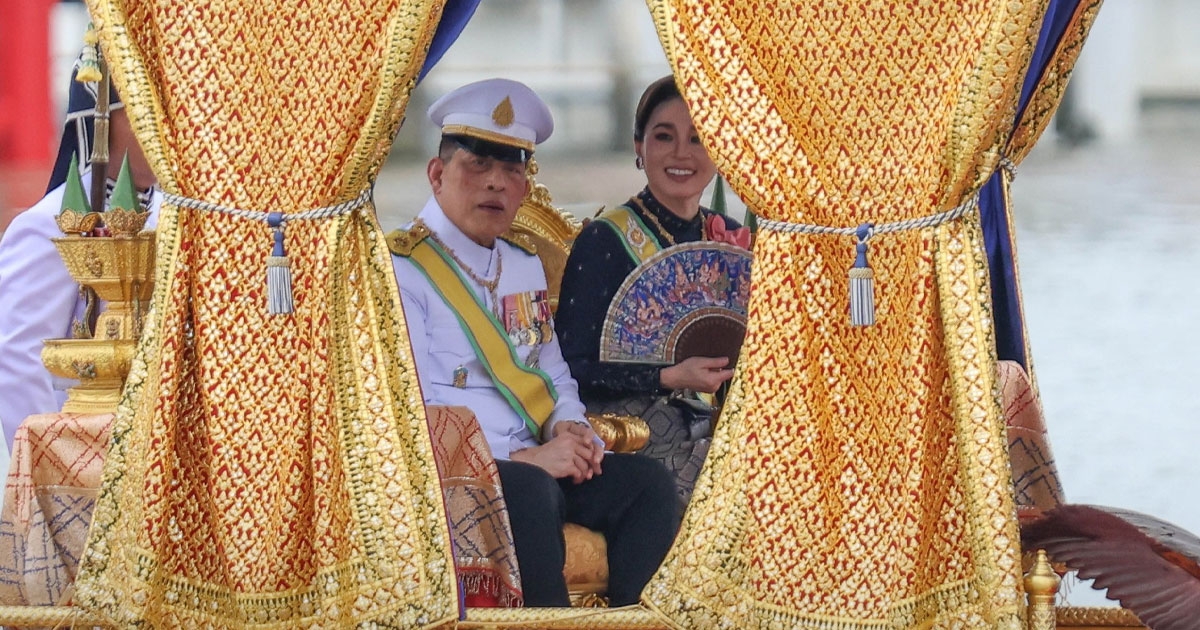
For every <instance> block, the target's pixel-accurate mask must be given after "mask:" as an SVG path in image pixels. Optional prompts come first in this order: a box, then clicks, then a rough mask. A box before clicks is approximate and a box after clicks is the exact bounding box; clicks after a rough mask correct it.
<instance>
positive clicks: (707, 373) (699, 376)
mask: <svg viewBox="0 0 1200 630" xmlns="http://www.w3.org/2000/svg"><path fill="white" fill-rule="evenodd" d="M726 365H729V357H688V358H687V359H684V360H683V361H680V362H679V363H676V364H675V365H672V366H671V367H669V368H663V369H662V371H660V372H659V373H658V380H659V381H660V382H661V383H662V386H663V387H664V388H666V389H690V390H692V391H694V392H704V393H706V394H711V393H713V392H715V391H717V388H719V387H720V386H721V384H722V383H724V382H725V381H728V380H729V379H731V378H733V370H730V369H726V368H725V366H726Z"/></svg>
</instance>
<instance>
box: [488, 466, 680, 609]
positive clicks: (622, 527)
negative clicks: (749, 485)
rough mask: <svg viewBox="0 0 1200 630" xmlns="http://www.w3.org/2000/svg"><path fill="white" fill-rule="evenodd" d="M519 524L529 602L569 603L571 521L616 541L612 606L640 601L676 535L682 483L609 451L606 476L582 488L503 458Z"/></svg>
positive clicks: (511, 510)
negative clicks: (566, 534) (567, 527)
mask: <svg viewBox="0 0 1200 630" xmlns="http://www.w3.org/2000/svg"><path fill="white" fill-rule="evenodd" d="M496 466H497V467H498V468H499V469H500V484H501V485H502V486H503V488H504V500H505V502H506V503H507V504H508V519H509V521H510V522H511V523H512V529H513V544H515V545H516V547H517V565H518V566H519V567H520V569H521V590H522V591H523V593H524V596H525V605H526V606H569V605H570V599H569V598H568V597H567V584H566V581H565V580H564V579H563V562H564V561H565V556H566V550H565V543H564V541H563V532H562V527H563V524H564V523H568V522H569V523H576V524H579V525H582V526H584V527H587V528H588V529H594V530H596V531H598V532H600V533H602V534H604V538H605V539H606V540H607V542H608V597H609V602H610V605H612V606H626V605H629V604H636V603H637V601H638V598H639V597H640V596H641V594H642V588H644V587H645V586H646V582H648V581H650V577H651V576H652V575H654V572H655V571H656V570H658V565H659V564H660V563H661V562H662V559H663V558H664V557H665V556H666V555H667V550H668V549H670V548H671V543H672V542H673V541H674V540H675V523H676V521H677V520H678V518H677V515H676V511H677V510H678V505H679V502H678V500H677V499H676V498H675V483H674V482H673V481H672V480H671V475H670V473H668V472H667V469H666V468H664V467H663V465H662V464H661V463H659V462H657V461H654V460H652V459H649V458H646V457H642V456H640V455H630V454H620V453H617V454H609V455H606V456H605V457H604V462H603V463H602V464H601V469H602V470H603V474H601V475H599V476H596V477H593V478H592V479H590V480H588V481H585V482H583V483H581V484H579V485H575V484H574V483H571V480H570V479H558V480H556V479H554V478H553V477H551V476H550V474H549V473H547V472H546V471H544V470H542V469H541V468H538V467H537V466H534V465H532V464H524V463H521V462H512V461H505V460H497V461H496Z"/></svg>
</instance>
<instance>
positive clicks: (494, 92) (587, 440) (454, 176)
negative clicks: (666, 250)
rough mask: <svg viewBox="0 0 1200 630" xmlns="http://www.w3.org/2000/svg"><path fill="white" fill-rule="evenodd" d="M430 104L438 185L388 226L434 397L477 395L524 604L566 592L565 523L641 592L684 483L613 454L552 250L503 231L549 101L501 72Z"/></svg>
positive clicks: (625, 591)
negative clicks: (557, 297) (562, 326)
mask: <svg viewBox="0 0 1200 630" xmlns="http://www.w3.org/2000/svg"><path fill="white" fill-rule="evenodd" d="M429 115H430V117H431V118H432V120H433V122H434V123H435V124H437V125H438V126H440V127H441V129H442V141H441V146H440V148H439V152H438V156H437V157H435V158H433V159H431V160H430V161H429V165H428V167H427V174H428V176H429V183H430V185H431V186H432V188H433V197H432V198H431V199H430V200H429V201H428V202H427V203H426V204H425V207H424V209H422V210H421V212H420V214H419V215H418V217H417V219H416V221H415V222H414V223H413V224H412V225H410V226H409V227H408V228H407V229H405V230H398V231H396V232H393V233H392V234H390V235H389V237H388V242H389V245H390V246H391V248H392V251H393V253H394V254H396V256H395V257H394V258H393V264H394V267H395V270H396V277H397V280H398V282H399V284H400V292H401V296H402V299H403V303H404V314H405V318H406V320H407V322H408V329H409V336H410V338H411V342H412V348H413V357H414V360H415V361H416V365H417V374H418V378H419V380H420V382H421V389H422V393H423V395H424V397H425V402H426V404H430V405H463V406H466V407H469V408H470V409H471V410H472V411H473V412H474V413H475V415H476V417H477V419H478V421H479V424H480V426H481V428H482V429H483V432H484V434H485V436H486V437H487V441H488V444H489V445H490V446H491V450H492V455H493V456H494V457H495V458H496V460H497V461H496V463H497V466H498V468H499V471H500V481H501V485H502V487H503V490H504V496H505V500H506V502H507V504H508V510H509V520H510V522H511V523H512V528H513V538H514V543H515V546H516V553H517V562H518V565H519V567H520V570H521V585H522V590H523V593H524V597H525V603H526V605H529V606H567V605H569V599H568V597H567V588H566V584H565V581H564V579H563V574H562V571H563V562H564V553H565V552H564V541H563V534H562V526H563V524H564V523H565V522H573V523H578V524H581V525H583V526H585V527H589V528H592V529H596V530H599V531H601V532H602V533H603V534H604V535H605V537H606V538H607V541H608V561H609V572H610V573H609V576H610V577H609V597H610V601H611V604H612V605H613V606H623V605H627V604H633V603H636V602H637V601H638V597H639V596H640V594H641V591H642V588H643V587H644V586H645V584H646V582H647V581H648V580H649V579H650V577H651V575H653V573H654V571H655V570H656V569H657V568H658V565H659V563H660V562H661V561H662V558H663V557H664V556H665V555H666V552H667V550H668V549H669V548H670V545H671V542H672V540H673V539H674V536H675V529H674V527H675V525H674V524H675V521H676V510H677V507H676V506H677V501H676V500H675V498H674V497H675V495H674V492H675V491H674V486H673V482H672V480H671V477H670V475H669V474H668V473H667V471H666V469H665V468H664V467H663V466H662V465H661V464H659V463H658V462H656V461H653V460H651V459H649V458H645V457H641V456H638V455H627V454H607V455H606V454H605V452H604V451H603V446H602V442H601V441H600V440H599V438H597V437H596V435H595V433H593V432H592V429H591V427H590V426H589V425H588V424H587V422H586V421H585V420H583V413H584V406H583V404H582V403H581V402H580V401H579V396H578V386H577V385H576V383H575V381H574V379H572V378H571V373H570V370H569V368H568V367H567V364H566V362H565V361H563V358H562V353H561V351H560V350H559V346H558V339H557V337H555V335H554V330H553V328H552V317H551V314H550V309H549V303H548V302H547V301H546V276H545V271H544V270H543V268H542V265H541V262H540V260H539V259H538V257H537V256H536V255H534V253H533V250H532V248H531V247H529V246H527V245H525V244H524V243H523V242H521V241H517V240H514V241H511V242H510V241H509V240H505V238H502V235H504V234H505V232H507V230H508V228H509V226H511V224H512V222H513V219H514V218H515V217H516V213H517V210H518V208H519V207H520V205H521V201H522V200H523V199H524V197H525V194H526V193H527V192H528V190H529V180H528V178H527V176H526V166H527V164H528V161H529V159H530V157H531V156H532V153H533V148H534V145H535V144H537V143H540V142H541V141H543V140H545V139H546V137H548V136H549V135H550V132H551V131H552V129H553V120H552V118H551V116H550V111H549V109H548V108H547V107H546V105H545V104H544V103H543V102H542V101H541V99H540V98H538V96H537V95H536V94H534V92H533V91H532V90H530V89H529V88H528V87H526V86H525V85H523V84H521V83H517V82H515V81H508V80H503V79H491V80H487V81H481V82H478V83H473V84H470V85H467V86H464V87H462V88H459V89H458V90H455V91H453V92H451V93H449V94H447V95H446V96H444V97H442V98H441V99H439V100H438V101H437V102H436V103H434V104H433V106H432V107H431V108H430V110H429Z"/></svg>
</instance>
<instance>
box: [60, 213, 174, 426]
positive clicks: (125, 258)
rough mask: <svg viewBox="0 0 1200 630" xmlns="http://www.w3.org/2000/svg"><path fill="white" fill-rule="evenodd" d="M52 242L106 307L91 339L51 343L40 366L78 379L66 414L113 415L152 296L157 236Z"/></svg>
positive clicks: (78, 279)
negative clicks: (110, 413)
mask: <svg viewBox="0 0 1200 630" xmlns="http://www.w3.org/2000/svg"><path fill="white" fill-rule="evenodd" d="M139 218H141V217H139ZM142 220H143V221H144V218H142ZM53 240H54V245H55V246H56V247H58V252H59V254H60V255H61V256H62V259H63V262H64V263H65V264H66V267H67V271H68V272H70V274H71V277H73V278H74V279H75V281H76V282H78V283H79V284H80V285H82V286H85V287H88V288H90V289H92V290H93V291H95V293H96V296H98V297H99V299H101V300H104V301H105V302H107V306H106V307H105V309H104V311H103V312H102V313H101V314H100V316H99V317H98V318H97V319H96V325H95V332H94V333H93V338H91V339H48V340H46V342H45V347H44V348H43V349H42V362H43V363H45V365H46V369H48V370H49V371H50V373H52V374H54V375H56V376H61V377H65V378H71V379H79V382H80V384H79V385H78V386H76V387H72V388H71V389H70V390H69V391H68V394H67V402H66V404H65V405H63V411H64V412H67V413H108V412H114V411H116V409H117V405H118V403H120V401H121V390H122V388H123V387H124V385H125V377H126V376H127V375H128V374H129V368H130V366H131V364H132V362H133V354H134V352H135V350H136V348H137V340H138V338H139V337H140V336H141V333H142V317H143V316H144V315H145V313H146V311H147V309H148V308H149V306H150V298H151V296H153V294H154V253H155V238H154V233H153V232H141V233H138V234H133V235H124V236H112V237H99V236H65V237H62V238H56V239H53Z"/></svg>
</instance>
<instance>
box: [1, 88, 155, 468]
mask: <svg viewBox="0 0 1200 630" xmlns="http://www.w3.org/2000/svg"><path fill="white" fill-rule="evenodd" d="M71 83H72V88H71V94H70V103H69V110H70V112H69V114H68V117H67V124H66V127H65V129H64V131H63V140H62V145H61V148H60V150H59V157H58V164H56V166H55V170H54V174H53V175H52V177H51V181H50V186H49V191H48V192H47V194H46V196H45V197H43V198H42V200H41V201H39V202H38V203H37V204H36V205H34V206H33V207H31V208H29V209H28V210H25V211H24V212H22V213H20V214H18V215H17V216H16V218H14V219H13V221H12V223H11V224H10V225H9V226H8V229H7V230H6V231H5V232H4V236H3V238H2V239H0V424H2V425H3V427H4V437H5V442H6V444H7V448H6V449H5V452H7V450H8V449H11V448H12V442H13V436H14V434H16V431H17V427H19V426H20V425H21V422H22V421H24V419H25V418H26V417H27V416H30V415H33V414H39V413H54V412H57V411H59V410H61V408H62V404H63V402H64V401H65V400H66V388H67V387H70V386H71V385H73V384H74V383H73V382H69V381H67V382H56V381H57V379H55V377H53V376H52V375H51V374H50V373H49V372H48V371H47V370H46V368H45V366H44V365H43V364H42V346H43V343H42V342H43V341H44V340H46V339H60V338H65V337H71V336H72V330H73V328H74V327H75V324H76V322H80V321H81V320H82V318H83V316H84V312H83V311H84V302H83V299H82V297H81V294H80V289H79V285H77V284H76V283H75V281H74V280H73V279H72V278H71V275H70V274H69V273H67V269H66V267H65V265H64V264H63V262H62V258H60V257H59V255H58V250H57V249H56V248H55V247H54V243H53V242H51V240H50V239H51V238H57V237H60V236H62V232H61V231H60V230H59V229H58V225H57V224H56V223H55V221H54V217H55V216H56V215H57V214H58V213H59V211H60V209H61V207H62V197H63V190H64V186H63V182H64V181H65V176H66V164H67V162H69V161H70V159H71V156H72V155H73V154H74V155H77V156H78V159H79V163H80V164H81V165H86V164H87V163H88V160H89V159H90V158H91V152H90V150H89V147H88V144H89V142H90V138H91V135H92V132H91V125H92V118H93V116H94V115H95V106H96V95H95V89H96V88H95V84H82V83H77V82H76V81H74V77H72V82H71ZM115 96H116V93H115V92H113V93H112V100H113V104H112V111H111V114H110V116H111V118H110V129H109V155H110V156H111V161H110V163H109V168H108V174H107V175H108V178H109V188H110V191H111V187H112V182H113V180H115V179H116V176H117V171H118V170H119V168H120V166H121V158H122V157H123V156H124V155H126V154H128V156H129V164H130V170H131V173H132V175H133V179H134V185H135V186H136V187H137V189H138V190H139V191H140V192H139V199H140V200H141V202H142V204H143V206H145V207H147V209H148V210H149V211H150V217H149V220H148V221H147V223H146V228H147V229H152V228H153V227H154V225H155V223H156V222H157V220H158V207H159V204H160V202H161V195H159V194H158V193H157V191H156V190H155V189H154V184H155V179H154V175H153V173H152V172H151V170H150V167H149V165H148V164H147V162H146V159H145V157H144V156H143V154H142V151H141V149H140V148H139V147H138V144H137V140H136V139H135V138H134V135H133V129H132V128H131V127H130V124H129V119H128V118H127V116H126V114H125V110H124V108H123V107H122V105H121V103H120V101H119V100H117V99H116V98H115ZM91 177H92V173H91V172H90V170H89V171H85V172H84V173H83V186H84V190H89V186H90V183H91ZM3 470H4V471H5V472H7V470H8V467H7V463H5V465H4V468H3Z"/></svg>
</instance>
